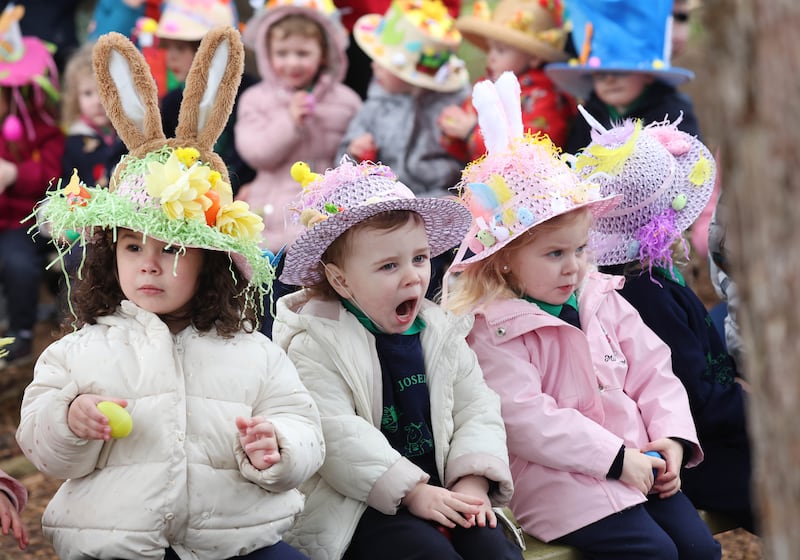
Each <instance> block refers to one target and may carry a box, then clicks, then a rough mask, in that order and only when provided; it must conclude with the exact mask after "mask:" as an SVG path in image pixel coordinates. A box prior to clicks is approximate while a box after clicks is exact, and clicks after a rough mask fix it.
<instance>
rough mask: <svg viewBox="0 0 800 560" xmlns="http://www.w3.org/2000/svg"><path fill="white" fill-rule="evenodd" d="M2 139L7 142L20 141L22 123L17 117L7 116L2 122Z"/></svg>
mask: <svg viewBox="0 0 800 560" xmlns="http://www.w3.org/2000/svg"><path fill="white" fill-rule="evenodd" d="M2 134H3V138H5V139H6V140H7V141H9V142H19V141H20V140H22V122H21V121H20V120H19V117H18V116H17V115H8V116H7V117H6V120H4V121H3V130H2Z"/></svg>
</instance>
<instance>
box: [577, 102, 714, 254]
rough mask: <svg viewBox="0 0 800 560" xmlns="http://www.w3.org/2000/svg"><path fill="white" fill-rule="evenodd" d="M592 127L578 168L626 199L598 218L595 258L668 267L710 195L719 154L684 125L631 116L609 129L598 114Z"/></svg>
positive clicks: (602, 188)
mask: <svg viewBox="0 0 800 560" xmlns="http://www.w3.org/2000/svg"><path fill="white" fill-rule="evenodd" d="M584 115H585V116H587V114H586V113H585V112H584ZM587 118H590V119H591V116H587ZM590 124H591V125H592V127H593V130H592V142H591V144H589V145H588V146H587V147H586V148H584V149H583V151H582V152H581V153H579V154H578V156H577V158H576V161H575V169H576V171H577V172H578V174H579V175H580V176H581V177H583V179H584V180H587V181H592V182H594V183H596V184H598V185H599V187H600V192H601V193H602V194H607V193H612V192H614V193H620V194H621V195H623V197H624V198H623V201H622V203H621V204H620V205H619V206H618V207H616V208H615V209H613V210H612V211H611V212H608V213H606V214H605V215H604V216H602V217H601V218H599V219H598V220H597V221H596V222H595V226H594V232H593V234H592V240H591V245H592V249H593V251H594V252H595V254H596V256H597V263H598V264H599V265H613V264H624V263H628V262H632V261H636V260H641V261H643V262H645V263H647V264H649V266H651V267H652V266H659V267H670V266H671V265H672V246H673V244H674V243H675V241H677V240H679V239H681V233H682V232H683V231H684V230H685V229H687V228H688V227H689V226H690V225H692V223H693V222H694V221H695V220H696V219H697V217H698V216H699V215H700V213H701V212H702V211H703V208H705V206H706V204H707V203H708V200H709V198H711V193H712V191H713V190H714V178H715V176H716V166H715V163H714V158H713V157H712V155H711V153H710V152H709V150H708V148H706V146H704V145H703V143H702V142H700V140H698V139H697V138H695V137H694V136H691V135H689V134H686V133H685V132H681V131H680V130H678V129H677V125H678V122H675V123H672V124H670V123H669V122H662V123H653V124H650V125H647V126H644V125H643V124H642V121H641V120H638V119H637V120H627V121H625V122H624V123H622V124H621V125H619V126H616V127H614V128H611V129H610V130H605V129H604V128H603V127H602V126H601V125H600V124H599V123H597V122H596V121H594V119H592V121H590Z"/></svg>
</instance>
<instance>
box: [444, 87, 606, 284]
mask: <svg viewBox="0 0 800 560" xmlns="http://www.w3.org/2000/svg"><path fill="white" fill-rule="evenodd" d="M472 104H473V106H474V107H475V110H476V111H477V113H478V124H479V126H480V129H481V132H482V133H483V136H484V140H485V143H486V149H487V154H486V155H485V156H483V157H481V158H480V159H477V160H475V161H473V162H472V163H470V164H469V165H468V166H467V167H466V169H464V171H463V172H462V175H461V181H460V182H459V184H458V188H459V191H460V199H461V200H462V202H463V203H464V204H465V205H466V206H467V208H469V210H470V212H471V213H472V217H473V223H472V228H471V229H470V231H469V233H468V234H467V236H466V238H465V239H464V241H463V243H462V244H461V247H460V248H459V250H458V253H457V254H456V257H455V260H454V261H453V264H452V266H451V268H450V269H451V270H452V271H453V272H457V271H459V270H463V269H465V268H466V267H467V266H468V265H470V264H472V263H475V262H478V261H480V260H482V259H485V258H486V257H488V256H490V255H492V254H494V253H496V252H497V251H499V250H500V249H502V248H503V247H505V246H506V245H507V244H508V243H510V242H511V241H512V240H514V239H516V238H517V237H519V236H520V235H522V234H523V233H525V232H526V231H528V230H529V229H531V228H533V227H536V226H537V225H538V224H541V223H542V222H545V221H547V220H549V219H551V218H554V217H556V216H558V215H560V214H564V213H566V212H570V211H572V210H576V209H578V208H582V207H584V206H586V207H589V208H590V209H591V211H592V213H593V214H594V215H595V216H600V215H602V214H603V213H605V212H607V211H609V210H610V209H611V208H613V207H614V206H616V205H617V204H618V203H619V202H620V197H619V196H615V195H613V194H611V195H608V196H605V197H602V196H601V194H600V188H599V186H598V185H595V184H593V183H591V182H588V181H584V180H582V179H581V178H580V177H578V175H577V174H576V173H575V172H574V171H573V170H572V169H571V168H570V167H569V165H568V164H567V162H566V161H565V160H564V159H563V158H562V157H561V156H560V155H559V151H558V148H557V147H556V146H555V145H554V144H553V143H552V141H551V140H550V139H549V138H548V137H547V136H545V135H541V134H537V135H531V134H526V133H524V132H523V127H522V107H521V104H520V86H519V82H518V81H517V78H516V76H515V75H514V74H513V73H511V72H504V73H503V74H502V75H501V76H500V77H499V78H498V79H497V81H496V82H491V81H490V80H484V81H482V82H478V83H477V84H475V87H474V88H473V92H472ZM467 249H469V250H470V251H471V252H472V253H473V255H472V256H469V257H467V258H465V255H466V254H467Z"/></svg>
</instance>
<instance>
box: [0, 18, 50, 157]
mask: <svg viewBox="0 0 800 560" xmlns="http://www.w3.org/2000/svg"><path fill="white" fill-rule="evenodd" d="M24 15H25V8H24V7H23V6H15V5H14V4H13V3H10V4H8V5H7V6H6V7H5V9H4V10H3V12H2V14H0V86H2V87H6V88H8V89H9V90H10V92H11V99H10V102H9V111H8V115H7V116H6V118H5V120H4V122H3V126H2V134H3V138H5V139H6V140H7V141H9V142H17V141H19V140H21V139H22V135H23V134H25V135H27V137H28V139H29V140H33V138H34V137H35V129H34V126H33V121H32V120H31V115H30V112H29V106H28V104H26V102H25V100H24V99H23V95H22V88H23V87H25V86H30V87H31V88H32V90H33V95H32V106H33V108H34V109H35V110H36V111H37V112H38V115H39V117H41V118H42V119H44V120H45V121H46V122H50V123H51V124H55V119H53V118H52V117H51V116H50V115H49V113H48V111H47V110H46V109H45V96H48V97H50V98H51V99H52V100H54V101H56V100H58V97H59V93H58V71H57V69H56V64H55V62H54V61H53V57H52V55H51V54H50V50H48V47H47V46H46V45H45V44H44V43H43V42H42V41H41V40H39V39H38V38H36V37H23V36H22V31H21V30H20V27H19V20H20V19H22V17H23V16H24Z"/></svg>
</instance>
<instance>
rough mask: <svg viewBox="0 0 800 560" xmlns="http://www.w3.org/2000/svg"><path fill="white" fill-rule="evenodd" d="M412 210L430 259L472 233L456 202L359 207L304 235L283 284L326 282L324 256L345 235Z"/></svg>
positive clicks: (419, 200) (291, 253) (440, 200)
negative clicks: (383, 214) (419, 220)
mask: <svg viewBox="0 0 800 560" xmlns="http://www.w3.org/2000/svg"><path fill="white" fill-rule="evenodd" d="M391 210H410V211H412V212H416V213H417V214H419V215H420V216H422V220H423V221H424V223H425V231H426V232H427V235H428V244H429V246H430V249H431V257H435V256H437V255H441V254H442V253H444V252H445V251H447V250H448V249H452V248H454V247H457V246H458V245H459V244H460V243H461V241H462V240H463V239H464V236H465V235H466V233H467V230H468V229H469V226H470V223H471V219H472V217H471V214H470V213H469V210H468V209H467V208H466V207H465V206H463V205H462V204H460V203H459V202H457V201H455V200H453V199H447V198H398V199H393V200H386V201H382V202H376V203H374V204H367V205H364V206H358V207H356V208H353V209H352V210H346V211H344V212H340V213H338V214H334V215H333V216H330V217H329V218H327V219H326V220H324V221H322V222H319V223H318V224H316V225H314V226H313V227H311V228H310V229H308V230H306V231H305V232H303V234H302V235H300V237H298V238H297V239H296V240H295V241H294V243H293V244H292V245H291V246H290V247H289V249H288V250H287V252H286V262H285V264H284V268H283V273H282V274H281V276H280V280H281V282H283V283H285V284H289V285H293V286H313V285H316V284H318V283H320V282H321V281H322V280H323V275H322V274H321V272H320V269H319V263H320V261H321V259H322V255H323V254H324V253H325V251H327V250H328V247H330V246H331V244H332V243H333V242H334V241H335V240H336V239H337V238H338V237H339V236H340V235H342V234H343V233H344V232H345V231H347V230H348V229H350V228H351V227H353V226H354V225H356V224H358V223H359V222H363V221H364V220H366V219H368V218H371V217H372V216H375V215H377V214H380V213H381V212H389V211H391Z"/></svg>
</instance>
